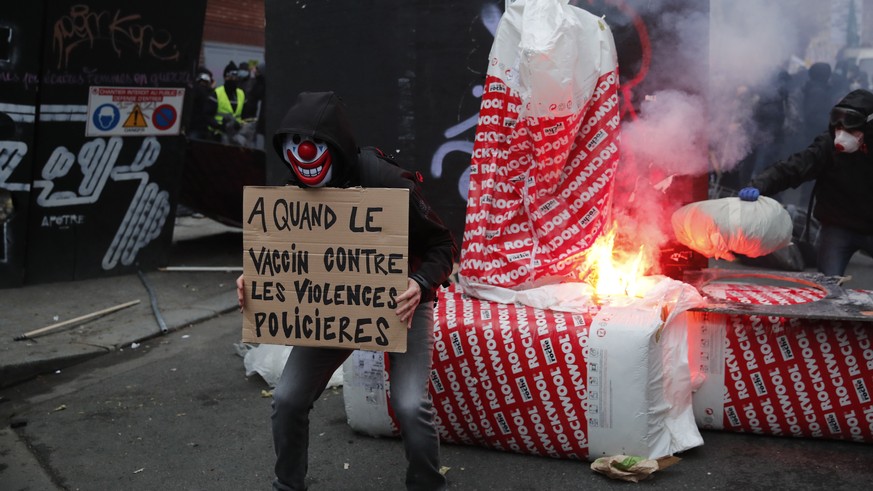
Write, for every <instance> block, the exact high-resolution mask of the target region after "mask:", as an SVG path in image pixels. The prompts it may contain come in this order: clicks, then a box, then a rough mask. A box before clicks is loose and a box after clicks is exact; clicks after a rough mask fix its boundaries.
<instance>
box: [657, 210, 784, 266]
mask: <svg viewBox="0 0 873 491" xmlns="http://www.w3.org/2000/svg"><path fill="white" fill-rule="evenodd" d="M671 221H672V223H673V232H674V233H675V234H676V240H678V241H679V243H681V244H683V245H685V246H687V247H688V248H689V249H692V250H695V251H697V252H699V253H701V254H703V255H704V256H706V257H712V258H717V259H727V260H729V261H733V260H734V258H735V257H734V254H742V255H744V256H748V257H760V256H766V255H767V254H770V253H771V252H774V251H777V250H779V249H781V248H783V247H785V246H787V245H788V244H790V243H791V233H792V231H793V229H794V223H793V222H792V220H791V215H789V214H788V211H787V210H786V209H785V208H783V207H782V205H781V204H780V203H779V202H778V201H776V200H774V199H772V198H768V197H766V196H761V197H760V198H758V199H757V200H756V201H742V200H741V199H739V198H734V197H730V198H720V199H711V200H706V201H698V202H695V203H689V204H687V205H685V206H683V207H681V208H679V209H678V210H676V211H675V212H673V217H672V219H671Z"/></svg>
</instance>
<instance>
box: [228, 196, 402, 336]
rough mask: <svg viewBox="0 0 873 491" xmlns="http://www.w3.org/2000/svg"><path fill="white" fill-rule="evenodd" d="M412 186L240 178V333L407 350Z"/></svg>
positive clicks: (243, 334)
mask: <svg viewBox="0 0 873 491" xmlns="http://www.w3.org/2000/svg"><path fill="white" fill-rule="evenodd" d="M408 203H409V191H408V190H406V189H384V188H366V189H364V188H348V189H337V188H298V187H296V186H246V187H245V189H244V191H243V274H244V275H245V295H246V301H245V309H244V312H243V329H242V340H243V342H246V343H268V344H285V345H292V346H322V347H327V348H346V349H368V350H377V351H393V352H405V351H406V330H407V326H406V324H405V323H403V322H401V321H400V319H399V318H398V317H397V315H396V314H395V313H394V310H395V308H396V307H397V305H396V297H397V296H399V295H400V294H401V293H403V291H405V290H406V286H407V268H408V247H407V245H408V236H409V230H408V227H409V220H408V218H409V206H408Z"/></svg>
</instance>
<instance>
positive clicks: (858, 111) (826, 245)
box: [739, 89, 873, 276]
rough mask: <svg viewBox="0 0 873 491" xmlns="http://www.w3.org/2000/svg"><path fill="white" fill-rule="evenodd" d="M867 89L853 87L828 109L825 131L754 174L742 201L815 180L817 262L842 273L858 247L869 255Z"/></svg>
mask: <svg viewBox="0 0 873 491" xmlns="http://www.w3.org/2000/svg"><path fill="white" fill-rule="evenodd" d="M871 151H873V93H871V92H868V91H866V90H864V89H858V90H854V91H852V92H850V93H849V94H848V95H846V96H845V97H844V98H843V99H842V100H841V101H840V102H839V103H837V105H836V106H834V107H833V109H832V110H831V112H830V121H829V125H828V129H827V131H825V132H823V133H821V134H820V135H818V136H817V137H816V138H815V140H814V141H813V142H812V144H811V145H810V146H809V147H808V148H807V149H806V150H803V151H801V152H798V153H796V154H794V155H792V156H790V157H788V158H787V159H786V160H783V161H781V162H777V163H776V164H774V165H773V166H771V167H769V168H767V169H765V170H764V171H763V172H761V173H760V174H759V175H757V176H755V177H754V178H753V179H752V181H751V182H750V183H749V187H747V188H744V189H742V190H740V193H739V197H740V199H742V200H745V201H754V200H756V199H758V196H759V194H765V195H772V194H774V193H778V192H780V191H782V190H785V189H787V188H789V187H797V186H799V185H801V184H803V183H804V182H806V181H811V180H813V179H815V180H816V184H815V188H814V191H813V199H814V200H815V212H814V216H815V218H817V219H818V220H819V222H821V231H820V232H819V237H820V243H819V245H818V257H817V266H818V269H819V271H821V272H822V273H824V274H826V275H829V276H843V275H844V274H845V272H846V267H847V266H848V264H849V260H851V259H852V256H853V255H854V254H855V253H856V252H857V251H859V250H861V251H864V252H866V253H867V254H870V255H873V154H871V153H870V152H871Z"/></svg>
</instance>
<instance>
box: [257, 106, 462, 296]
mask: <svg viewBox="0 0 873 491" xmlns="http://www.w3.org/2000/svg"><path fill="white" fill-rule="evenodd" d="M288 134H297V135H301V136H307V137H310V138H315V139H320V140H323V141H325V142H327V144H328V145H329V147H330V150H331V152H332V154H333V155H332V157H333V164H332V165H333V166H334V168H333V172H334V174H333V178H332V179H331V181H330V182H329V183H328V184H327V185H328V186H330V187H339V188H346V187H356V186H360V187H365V188H367V187H377V188H405V189H408V190H409V277H410V278H412V279H413V280H415V281H416V282H417V283H418V284H419V286H421V292H422V300H423V301H424V300H431V299H433V298H434V293H435V290H436V288H437V287H439V286H440V285H441V284H444V283H445V282H446V281H447V280H448V277H449V275H450V274H451V272H452V264H453V261H454V257H455V254H456V247H455V242H454V239H453V238H452V234H451V232H450V231H449V230H448V229H447V228H446V227H445V225H443V223H442V221H441V220H440V218H439V216H438V215H437V214H436V213H435V212H434V210H433V208H432V207H431V206H430V205H429V204H428V203H427V201H426V200H425V199H424V197H423V196H422V193H421V189H420V188H419V187H418V183H417V181H416V179H415V176H414V174H412V173H411V172H409V171H407V170H405V169H403V168H401V167H399V166H398V165H396V164H394V163H392V162H391V161H389V160H386V159H385V158H382V156H381V152H379V150H377V149H375V148H372V147H370V148H364V149H360V148H358V146H357V144H356V143H355V139H354V136H353V133H352V130H351V125H350V124H349V120H348V118H347V116H346V113H345V107H344V105H343V103H342V101H341V100H340V98H339V97H338V96H337V95H336V94H334V93H333V92H303V93H301V94H300V95H299V96H298V97H297V101H296V102H295V103H294V105H292V106H291V109H289V110H288V113H287V114H286V115H285V118H284V119H283V120H282V124H281V125H280V127H279V129H278V130H276V132H275V134H274V135H273V147H274V148H275V150H276V152H277V153H278V154H279V157H280V158H282V146H283V142H284V140H285V136H286V135H288ZM282 162H285V159H284V158H282ZM286 165H287V163H286ZM289 184H295V185H299V183H297V182H295V180H294V174H293V172H292V173H291V179H290V180H289Z"/></svg>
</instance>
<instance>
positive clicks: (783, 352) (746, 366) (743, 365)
mask: <svg viewBox="0 0 873 491" xmlns="http://www.w3.org/2000/svg"><path fill="white" fill-rule="evenodd" d="M706 288H707V290H706V291H707V294H710V295H719V298H722V299H727V300H732V301H736V302H738V303H743V304H745V303H752V304H772V305H792V304H798V303H806V302H811V301H815V300H818V299H819V298H820V297H822V293H821V292H820V291H818V290H813V289H810V288H803V287H797V288H793V287H782V286H763V285H748V284H730V283H717V284H712V285H708V286H707V287H706ZM848 292H849V294H850V295H851V294H863V292H862V291H854V292H853V291H851V290H850V291H848ZM866 294H873V292H867V293H866ZM692 314H693V315H692V316H691V320H690V324H691V332H693V333H696V335H697V336H696V337H699V339H693V340H692V344H693V345H696V346H698V347H699V348H698V349H697V350H696V351H692V353H691V355H692V364H693V366H694V367H695V370H698V371H699V372H701V373H702V375H704V379H703V380H704V381H703V384H702V385H701V386H700V387H699V388H698V389H697V390H696V391H695V393H694V399H693V400H694V415H695V420H696V421H697V424H698V426H699V427H700V428H705V429H716V430H724V431H735V432H742V433H757V434H763V435H776V436H792V437H813V438H828V439H837V440H850V441H856V442H867V443H871V442H873V401H871V396H870V390H871V389H873V345H871V339H873V323H869V322H857V321H822V320H813V319H802V318H790V317H780V316H774V317H771V316H758V315H728V314H715V313H710V312H707V313H703V312H693V313H692Z"/></svg>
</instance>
